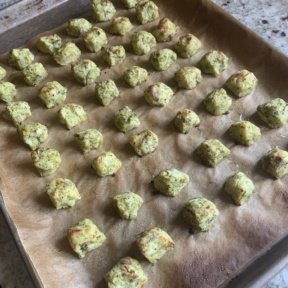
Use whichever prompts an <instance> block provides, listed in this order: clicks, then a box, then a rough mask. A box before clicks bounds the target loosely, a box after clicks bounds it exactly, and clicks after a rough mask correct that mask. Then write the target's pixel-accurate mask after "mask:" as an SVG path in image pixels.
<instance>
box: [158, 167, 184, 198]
mask: <svg viewBox="0 0 288 288" xmlns="http://www.w3.org/2000/svg"><path fill="white" fill-rule="evenodd" d="M188 183H189V176H188V175H187V174H186V173H184V172H182V171H179V170H177V169H175V168H173V169H168V170H164V171H162V172H161V173H160V174H159V175H158V176H156V177H155V178H154V180H153V185H154V188H155V189H156V190H157V191H159V192H160V193H162V194H164V195H166V196H168V197H175V196H177V195H178V194H179V193H180V192H181V190H182V189H183V188H184V187H185V186H186V185H187V184H188Z"/></svg>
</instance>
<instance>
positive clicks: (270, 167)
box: [261, 147, 288, 179]
mask: <svg viewBox="0 0 288 288" xmlns="http://www.w3.org/2000/svg"><path fill="white" fill-rule="evenodd" d="M261 164H262V168H263V169H264V170H265V171H266V172H268V173H269V174H270V175H272V176H273V177H275V178H277V179H280V178H282V177H284V176H285V175H286V174H287V173H288V152H287V151H285V150H282V149H279V148H278V147H276V148H274V149H272V150H270V151H269V152H268V153H266V154H265V155H264V156H263V157H262V159H261Z"/></svg>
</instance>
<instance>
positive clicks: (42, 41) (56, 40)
mask: <svg viewBox="0 0 288 288" xmlns="http://www.w3.org/2000/svg"><path fill="white" fill-rule="evenodd" d="M61 45H62V39H61V37H60V36H59V35H57V34H53V35H48V36H42V37H40V38H39V40H38V42H37V49H38V50H39V51H41V52H42V53H44V54H49V55H53V54H54V53H55V52H56V51H57V50H58V49H59V48H60V47H61Z"/></svg>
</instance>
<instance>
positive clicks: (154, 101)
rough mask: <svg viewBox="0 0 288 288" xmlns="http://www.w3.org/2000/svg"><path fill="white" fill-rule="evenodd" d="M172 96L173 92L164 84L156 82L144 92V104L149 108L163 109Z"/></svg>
mask: <svg viewBox="0 0 288 288" xmlns="http://www.w3.org/2000/svg"><path fill="white" fill-rule="evenodd" d="M173 95H174V92H173V90H172V89H171V88H170V87H169V86H167V85H166V84H164V83H161V82H158V83H156V84H153V85H151V86H149V87H148V88H147V89H146V90H145V92H144V98H145V100H146V102H147V103H148V104H149V105H151V106H156V107H163V106H165V105H167V104H168V103H169V102H170V100H171V99H172V97H173Z"/></svg>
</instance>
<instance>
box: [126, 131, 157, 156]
mask: <svg viewBox="0 0 288 288" xmlns="http://www.w3.org/2000/svg"><path fill="white" fill-rule="evenodd" d="M129 143H130V145H131V146H132V147H133V149H134V151H135V152H136V154H137V155H138V156H140V157H142V156H145V155H148V154H151V153H153V152H154V151H155V150H156V149H157V147H158V136H157V135H156V134H155V133H154V132H152V131H151V130H148V129H146V130H143V131H141V132H139V133H136V134H134V135H131V136H130V137H129Z"/></svg>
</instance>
